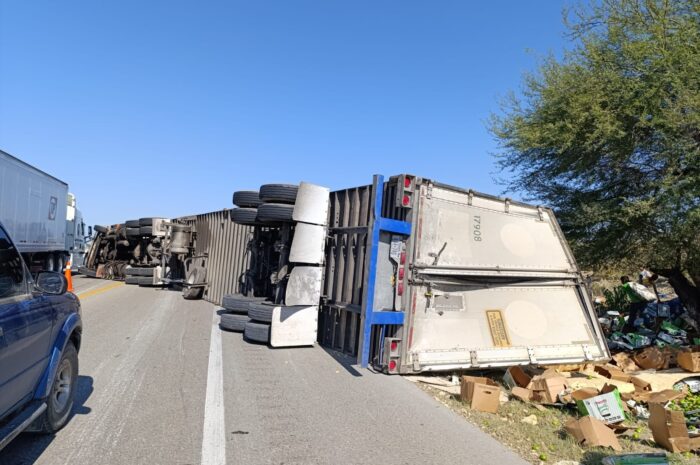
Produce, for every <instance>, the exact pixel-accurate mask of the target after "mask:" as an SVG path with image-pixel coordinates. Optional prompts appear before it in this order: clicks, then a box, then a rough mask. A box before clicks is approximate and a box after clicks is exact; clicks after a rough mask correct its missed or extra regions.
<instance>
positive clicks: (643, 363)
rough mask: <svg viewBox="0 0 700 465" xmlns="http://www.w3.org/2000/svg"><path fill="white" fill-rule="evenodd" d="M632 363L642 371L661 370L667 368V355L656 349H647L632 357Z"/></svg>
mask: <svg viewBox="0 0 700 465" xmlns="http://www.w3.org/2000/svg"><path fill="white" fill-rule="evenodd" d="M633 358H634V362H635V363H636V364H637V365H639V366H640V367H641V368H642V369H644V370H662V369H664V368H668V365H669V360H668V355H665V354H664V353H663V352H661V350H660V349H659V348H658V347H647V348H645V349H644V350H642V351H641V352H639V353H637V354H635V355H634V357H633Z"/></svg>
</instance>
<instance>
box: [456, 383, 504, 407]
mask: <svg viewBox="0 0 700 465" xmlns="http://www.w3.org/2000/svg"><path fill="white" fill-rule="evenodd" d="M461 388H462V389H461V394H460V395H461V398H462V400H463V401H465V402H467V403H469V404H470V405H471V408H472V409H474V410H478V411H480V412H490V413H496V412H497V411H498V406H499V405H500V398H501V388H500V387H499V386H498V384H496V383H495V382H494V381H493V380H491V379H489V378H481V377H475V376H462V385H461Z"/></svg>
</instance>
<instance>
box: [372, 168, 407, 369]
mask: <svg viewBox="0 0 700 465" xmlns="http://www.w3.org/2000/svg"><path fill="white" fill-rule="evenodd" d="M374 188H375V192H374V214H373V215H372V231H371V236H370V237H371V243H370V247H369V260H368V261H369V264H368V273H367V288H366V292H365V302H364V310H365V311H364V315H363V317H364V320H363V321H362V325H363V327H362V346H361V347H360V366H361V367H363V368H366V367H367V365H368V364H369V351H370V346H371V343H372V326H373V325H402V324H403V322H404V312H402V311H381V310H379V311H375V310H374V291H375V283H376V279H377V258H378V257H377V253H378V251H379V237H380V233H381V232H382V231H386V232H391V233H394V234H401V235H405V236H408V235H410V234H411V223H408V222H406V221H399V220H394V219H391V218H384V217H382V204H383V200H384V176H382V175H375V177H374Z"/></svg>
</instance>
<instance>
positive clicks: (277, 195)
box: [260, 184, 299, 205]
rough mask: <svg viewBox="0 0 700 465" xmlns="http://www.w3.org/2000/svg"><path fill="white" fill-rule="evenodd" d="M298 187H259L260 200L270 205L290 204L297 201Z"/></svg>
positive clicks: (264, 185)
mask: <svg viewBox="0 0 700 465" xmlns="http://www.w3.org/2000/svg"><path fill="white" fill-rule="evenodd" d="M298 190H299V186H296V185H294V184H263V185H262V186H260V200H262V201H263V202H266V203H268V202H270V203H291V204H292V205H293V204H294V202H296V200H297V191H298Z"/></svg>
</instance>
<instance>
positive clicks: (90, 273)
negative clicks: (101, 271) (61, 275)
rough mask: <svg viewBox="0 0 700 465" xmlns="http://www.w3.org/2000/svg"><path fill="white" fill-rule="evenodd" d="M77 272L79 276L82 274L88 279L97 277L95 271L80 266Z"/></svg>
mask: <svg viewBox="0 0 700 465" xmlns="http://www.w3.org/2000/svg"><path fill="white" fill-rule="evenodd" d="M78 271H79V272H80V273H81V274H84V275H85V276H87V277H88V278H96V277H97V271H95V270H91V269H89V268H86V267H84V266H81V267H80V268H78Z"/></svg>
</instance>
